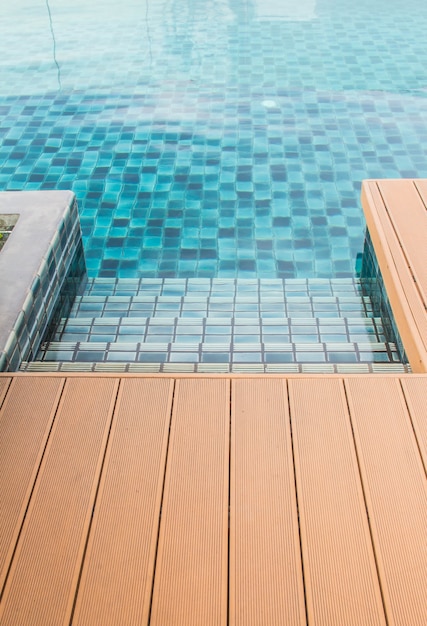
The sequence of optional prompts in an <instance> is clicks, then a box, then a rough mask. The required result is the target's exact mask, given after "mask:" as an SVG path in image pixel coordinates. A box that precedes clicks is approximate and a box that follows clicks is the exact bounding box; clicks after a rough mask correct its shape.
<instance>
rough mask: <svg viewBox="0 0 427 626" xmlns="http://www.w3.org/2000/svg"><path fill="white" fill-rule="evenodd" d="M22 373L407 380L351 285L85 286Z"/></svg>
mask: <svg viewBox="0 0 427 626" xmlns="http://www.w3.org/2000/svg"><path fill="white" fill-rule="evenodd" d="M21 369H22V370H26V371H68V372H69V371H98V372H99V371H105V372H108V371H110V372H134V373H137V372H169V373H172V372H176V373H179V372H205V373H222V372H236V373H252V372H253V373H258V372H270V373H274V372H277V373H282V372H284V373H293V372H295V373H297V372H310V373H313V372H322V373H329V372H330V373H334V372H341V373H342V372H345V373H352V372H355V373H363V372H388V371H390V372H405V371H407V366H406V365H404V364H402V363H401V362H400V359H399V355H398V352H397V349H396V345H395V344H394V343H392V342H390V341H387V339H386V337H385V334H384V327H383V323H382V321H381V319H380V318H378V317H375V316H374V315H373V312H372V305H371V301H370V299H369V297H368V296H364V295H363V293H362V286H361V282H360V281H359V280H357V279H346V278H337V279H284V280H282V279H244V278H242V279H226V278H214V279H206V278H188V279H185V278H182V279H180V278H163V279H162V278H159V279H157V278H153V279H150V278H142V279H117V280H112V279H102V278H96V279H90V280H89V281H88V283H87V285H86V287H85V291H84V293H83V295H80V296H78V297H77V298H76V300H75V302H74V305H73V307H72V309H71V312H70V314H69V316H68V317H67V318H63V319H61V320H60V322H59V324H57V326H56V328H52V329H50V332H49V335H48V340H45V341H43V343H42V344H41V347H40V350H39V352H38V354H37V356H36V359H35V360H34V361H32V362H28V363H27V362H25V363H23V364H22V366H21Z"/></svg>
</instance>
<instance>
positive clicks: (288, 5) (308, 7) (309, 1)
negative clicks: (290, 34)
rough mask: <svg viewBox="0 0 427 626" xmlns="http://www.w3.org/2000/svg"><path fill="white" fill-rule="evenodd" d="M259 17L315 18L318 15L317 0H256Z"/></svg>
mask: <svg viewBox="0 0 427 626" xmlns="http://www.w3.org/2000/svg"><path fill="white" fill-rule="evenodd" d="M255 11H256V16H257V17H258V18H259V19H274V20H290V21H299V20H313V19H314V18H315V17H316V0H297V1H296V0H255Z"/></svg>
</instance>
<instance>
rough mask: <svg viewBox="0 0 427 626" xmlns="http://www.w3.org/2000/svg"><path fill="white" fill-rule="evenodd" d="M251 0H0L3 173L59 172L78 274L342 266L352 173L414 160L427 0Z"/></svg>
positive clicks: (318, 270)
mask: <svg viewBox="0 0 427 626" xmlns="http://www.w3.org/2000/svg"><path fill="white" fill-rule="evenodd" d="M412 5H413V7H414V10H412V9H411V7H412ZM267 6H269V5H265V3H264V4H263V3H261V2H259V3H252V4H250V6H249V5H248V6H247V5H246V4H245V8H244V10H243V9H242V7H243V5H242V3H241V2H240V1H239V0H230V1H229V2H228V3H227V5H224V4H222V3H219V4H217V5H215V7H209V8H208V7H206V6H205V5H201V4H200V3H197V2H195V1H194V0H190V3H189V5H188V11H189V12H190V14H191V16H192V19H191V21H189V20H188V19H187V13H186V11H182V12H176V11H174V8H173V5H167V6H166V5H164V3H149V4H147V7H146V10H144V11H143V12H142V11H141V7H140V6H139V5H138V4H137V3H136V2H135V0H124V1H123V2H121V3H120V6H118V5H117V3H114V2H112V1H111V0H107V2H106V3H103V4H102V7H101V6H100V4H99V3H97V2H94V3H85V2H83V0H77V2H76V3H74V4H73V12H72V19H70V13H69V11H68V9H67V7H65V6H62V5H55V6H54V7H52V8H51V14H50V18H51V21H50V22H49V19H48V15H46V8H45V7H44V5H43V6H40V7H35V8H34V9H33V10H32V12H31V16H30V15H29V14H28V12H26V11H25V10H24V4H23V3H19V2H18V3H14V5H13V6H7V7H3V6H2V7H0V19H1V24H2V37H1V40H0V57H1V59H2V64H1V67H0V81H1V84H2V85H4V86H6V87H5V89H3V91H2V95H1V97H0V112H1V119H2V123H1V126H0V160H1V162H2V164H3V167H2V170H1V172H0V188H2V189H51V188H57V189H65V188H70V187H71V188H72V189H73V190H74V191H75V193H76V194H77V197H78V201H79V207H80V212H81V224H82V229H83V235H84V243H85V250H86V259H87V267H88V271H89V274H90V275H91V276H93V277H95V276H101V277H106V278H114V277H117V276H120V277H130V278H138V277H141V276H144V277H148V276H152V277H156V276H162V277H168V276H169V277H178V276H183V277H191V276H201V277H212V276H224V277H233V278H234V277H236V276H242V277H263V278H268V277H271V278H274V277H280V278H288V277H289V278H292V277H298V276H301V277H313V276H323V277H329V276H337V277H343V276H354V275H355V273H356V271H358V270H357V258H358V255H360V253H361V251H362V249H363V239H364V221H363V217H362V212H361V210H360V203H359V194H360V183H361V180H362V179H363V178H375V177H402V176H404V177H408V176H409V177H416V176H422V175H424V174H425V171H426V166H427V150H426V147H425V146H426V145H427V125H426V122H425V120H426V117H427V116H426V112H427V104H426V102H427V100H426V92H425V85H426V84H427V70H426V67H427V52H426V48H425V32H426V26H427V8H426V7H425V6H424V5H423V4H421V5H420V4H419V3H417V4H415V3H414V2H413V0H409V5H408V3H406V5H405V6H403V5H402V4H401V3H392V5H390V3H389V2H386V0H379V1H378V2H376V3H375V4H374V5H372V3H368V2H367V1H363V2H362V3H359V5H358V10H357V11H354V7H353V5H352V4H350V0H342V2H340V3H339V7H338V8H337V7H336V6H335V5H334V6H332V4H331V5H329V4H325V3H320V4H319V3H317V5H316V7H315V8H314V5H313V8H312V5H310V7H309V6H308V5H307V6H306V7H305V8H304V6H300V5H292V6H291V4H290V3H277V4H276V5H275V10H274V15H272V14H270V13H269V11H268V10H267V8H266V7H267ZM207 11H208V12H209V16H210V19H206V14H207ZM30 17H31V19H30ZM171 24H174V27H173V29H171V28H170V25H171ZM361 25H363V28H362V27H361ZM190 27H191V32H190V30H189V28H190ZM141 28H142V29H143V30H144V32H147V33H150V36H149V37H141ZM23 33H24V36H23ZM177 33H179V35H177ZM407 33H410V36H407ZM189 38H191V41H192V45H191V46H189V45H188V42H189V41H190V39H189ZM88 39H90V42H91V45H90V47H88V46H87V45H86V42H87V40H88ZM402 39H404V40H405V50H404V53H402V50H401V49H400V48H399V46H396V45H395V42H396V41H400V40H402ZM112 40H114V41H124V40H126V42H127V45H126V47H124V46H123V47H117V46H111V41H112ZM284 41H286V46H283V42H284ZM206 42H209V43H206ZM313 42H315V45H313ZM349 42H351V45H349ZM17 50H19V68H20V70H19V71H17V69H16V67H17V62H16V51H17ZM81 50H84V51H85V53H84V54H80V53H78V52H80V51H81ZM384 50H386V51H387V54H384ZM141 59H145V61H146V62H141ZM325 59H327V60H328V62H327V63H326V62H324V60H325Z"/></svg>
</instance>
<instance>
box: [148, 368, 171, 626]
mask: <svg viewBox="0 0 427 626" xmlns="http://www.w3.org/2000/svg"><path fill="white" fill-rule="evenodd" d="M171 381H172V393H171V402H170V409H169V426H168V435H167V442H166V453H165V462H164V466H163V480H162V489H161V496H160V507H159V516H158V522H157V536H156V548H155V550H154V564H153V576H152V579H151V592H150V602H149V608H148V618H147V626H149V625H150V624H151V614H152V610H153V600H154V581H155V580H156V571H157V557H158V554H159V542H160V528H161V525H162V524H161V522H162V515H163V502H164V497H165V487H166V474H167V467H168V461H169V451H170V442H171V429H172V418H173V414H174V407H175V401H176V395H177V384H176V383H177V380H176V378H174V377H171Z"/></svg>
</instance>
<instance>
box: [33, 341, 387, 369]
mask: <svg viewBox="0 0 427 626" xmlns="http://www.w3.org/2000/svg"><path fill="white" fill-rule="evenodd" d="M156 339H160V337H157V338H156ZM236 339H238V338H237V337H233V339H231V337H224V336H221V335H219V336H214V337H213V338H211V340H207V341H187V342H183V341H182V342H176V341H167V340H163V341H150V342H143V341H139V342H134V341H127V342H126V341H116V342H102V341H99V342H95V341H91V342H86V341H78V342H67V341H58V342H55V341H52V342H47V343H44V344H43V345H42V347H41V349H40V352H39V354H38V357H37V360H38V361H43V362H48V361H52V362H55V361H67V362H73V363H78V362H91V363H94V362H105V363H108V362H111V363H114V362H126V363H131V362H133V363H170V364H172V363H194V364H195V363H253V364H255V363H264V364H272V363H319V364H320V363H324V364H326V363H398V362H399V356H398V353H397V350H396V346H395V345H394V344H392V343H388V342H379V341H365V342H346V341H342V342H336V341H335V342H332V341H331V342H322V341H312V342H309V341H297V342H296V341H292V338H289V337H288V338H286V337H283V336H282V337H277V336H273V337H263V338H261V337H250V336H246V335H244V336H242V340H240V341H238V340H236Z"/></svg>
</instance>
